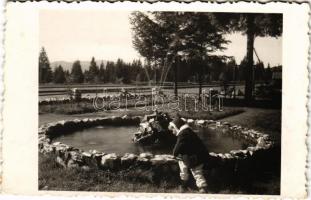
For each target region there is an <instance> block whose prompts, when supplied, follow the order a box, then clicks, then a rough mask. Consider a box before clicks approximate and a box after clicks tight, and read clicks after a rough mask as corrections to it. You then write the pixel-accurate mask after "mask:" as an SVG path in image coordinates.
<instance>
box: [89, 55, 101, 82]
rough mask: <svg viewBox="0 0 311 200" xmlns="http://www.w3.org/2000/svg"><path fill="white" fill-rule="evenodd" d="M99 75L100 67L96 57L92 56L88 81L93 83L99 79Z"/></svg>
mask: <svg viewBox="0 0 311 200" xmlns="http://www.w3.org/2000/svg"><path fill="white" fill-rule="evenodd" d="M98 76H99V68H98V66H97V64H96V61H95V58H94V57H92V60H91V63H90V67H89V70H88V82H91V83H94V82H98V80H99V78H98Z"/></svg>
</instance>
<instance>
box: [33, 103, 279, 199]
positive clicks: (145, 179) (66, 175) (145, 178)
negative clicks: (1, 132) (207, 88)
mask: <svg viewBox="0 0 311 200" xmlns="http://www.w3.org/2000/svg"><path fill="white" fill-rule="evenodd" d="M225 110H226V111H225V112H223V113H221V112H219V113H217V112H215V113H209V112H205V113H200V114H197V115H199V116H197V117H199V118H201V117H202V118H205V119H218V120H219V119H221V120H223V121H227V122H230V123H232V124H240V125H242V126H245V127H248V128H254V129H257V130H260V131H264V132H265V133H267V134H269V135H271V136H272V137H273V138H275V139H276V140H280V138H281V131H280V129H281V128H280V125H281V111H280V110H271V109H256V108H225ZM224 113H225V114H224ZM118 114H119V115H124V114H128V115H143V114H146V112H145V111H137V110H129V111H127V112H125V113H124V112H119V113H118V112H116V111H110V112H105V113H96V114H94V113H91V114H81V115H57V114H44V115H40V117H39V124H42V123H46V122H51V121H56V120H62V119H71V118H85V117H96V116H110V115H115V116H117V115H118ZM171 114H173V113H171ZM184 115H189V116H190V117H191V118H193V119H194V118H196V116H195V115H194V113H191V112H189V113H187V112H185V113H184ZM216 116H217V117H216ZM276 168H277V167H276ZM142 173H147V174H142ZM148 173H151V174H148ZM244 178H246V179H245V180H244V179H243V180H239V181H238V180H237V181H236V182H234V183H226V182H222V180H217V177H216V179H215V181H214V180H211V179H209V180H210V182H211V183H210V192H211V193H218V194H279V192H280V173H279V172H273V173H270V174H265V175H262V178H258V179H257V178H256V179H252V180H251V181H247V180H248V179H247V177H244ZM178 180H179V177H178V174H173V175H172V174H167V175H163V174H161V175H157V174H152V172H142V171H139V170H137V169H128V170H125V171H119V172H112V171H108V170H107V171H103V170H95V169H90V170H89V171H83V170H68V169H63V168H61V167H59V166H58V165H57V164H56V162H55V159H54V158H53V157H51V156H45V155H41V154H39V186H38V187H39V189H42V190H67V191H77V190H79V191H107V192H108V191H114V192H118V191H124V192H157V193H158V192H162V193H168V192H169V193H172V192H173V193H176V192H179V184H178ZM216 182H217V184H216ZM214 183H215V184H214ZM213 184H214V185H213ZM189 192H191V193H195V192H197V190H196V188H193V189H191V190H190V191H189Z"/></svg>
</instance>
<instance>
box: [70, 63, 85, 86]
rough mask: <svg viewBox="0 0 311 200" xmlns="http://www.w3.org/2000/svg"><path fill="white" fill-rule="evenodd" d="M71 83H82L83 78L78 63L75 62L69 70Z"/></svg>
mask: <svg viewBox="0 0 311 200" xmlns="http://www.w3.org/2000/svg"><path fill="white" fill-rule="evenodd" d="M70 76H71V82H73V83H83V80H84V76H83V72H82V68H81V64H80V61H79V60H77V61H75V62H74V63H73V65H72V68H71V74H70Z"/></svg>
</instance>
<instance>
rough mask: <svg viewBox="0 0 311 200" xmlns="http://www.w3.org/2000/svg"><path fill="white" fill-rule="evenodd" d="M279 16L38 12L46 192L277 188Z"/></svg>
mask: <svg viewBox="0 0 311 200" xmlns="http://www.w3.org/2000/svg"><path fill="white" fill-rule="evenodd" d="M282 33H283V15H282V14H279V13H230V12H185V11H183V12H181V11H135V10H134V11H120V10H119V11H113V10H102V11H99V10H96V11H94V10H92V11H88V10H41V11H40V12H39V46H40V48H39V50H40V51H39V52H38V67H39V70H38V72H39V74H38V76H39V79H38V80H39V93H38V95H39V98H38V99H39V102H38V104H39V106H38V109H39V110H38V114H39V131H38V137H39V138H38V139H39V147H38V149H39V163H38V165H39V166H38V174H39V177H38V179H39V180H38V188H39V190H53V191H102V192H143V193H205V194H207V193H209V194H260V195H280V181H281V180H280V179H281V138H282V132H281V108H282Z"/></svg>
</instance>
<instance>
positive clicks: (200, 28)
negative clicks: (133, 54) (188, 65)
mask: <svg viewBox="0 0 311 200" xmlns="http://www.w3.org/2000/svg"><path fill="white" fill-rule="evenodd" d="M131 24H132V30H133V32H134V34H133V35H134V37H133V45H134V48H135V49H136V50H137V51H138V52H139V53H140V55H142V56H143V57H145V58H146V59H147V60H148V61H153V62H154V63H171V64H172V65H173V67H174V73H175V78H174V80H175V95H177V78H178V76H177V74H178V73H177V70H178V65H179V64H180V63H181V61H182V60H189V59H190V60H193V61H194V62H195V63H196V67H197V69H198V74H199V83H200V87H199V94H201V89H202V87H201V85H202V80H203V79H202V71H204V70H203V68H204V67H205V65H203V63H204V60H207V59H208V57H209V56H210V53H212V52H215V51H216V50H221V49H224V47H223V44H226V43H227V42H228V41H227V40H225V38H224V37H223V29H221V28H219V27H218V23H217V18H216V17H215V15H214V14H213V13H193V12H192V13H190V12H151V13H142V12H134V13H132V17H131ZM171 64H170V65H171ZM170 65H169V66H170ZM169 71H170V67H168V68H167V69H166V70H164V73H163V72H162V74H161V79H160V81H162V82H163V81H165V80H166V77H167V74H168V73H169Z"/></svg>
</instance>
